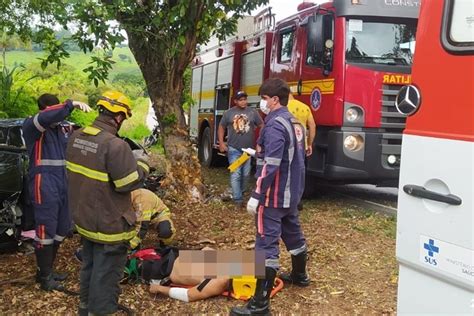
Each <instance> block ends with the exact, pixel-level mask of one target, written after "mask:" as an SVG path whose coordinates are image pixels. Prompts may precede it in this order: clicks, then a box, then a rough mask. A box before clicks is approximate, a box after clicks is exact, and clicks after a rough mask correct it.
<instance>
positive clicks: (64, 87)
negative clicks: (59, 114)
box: [0, 47, 150, 141]
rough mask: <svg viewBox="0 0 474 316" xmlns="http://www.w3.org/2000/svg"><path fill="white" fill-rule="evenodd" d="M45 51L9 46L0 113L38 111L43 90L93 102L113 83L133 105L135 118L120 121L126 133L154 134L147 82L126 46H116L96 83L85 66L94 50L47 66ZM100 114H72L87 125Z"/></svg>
mask: <svg viewBox="0 0 474 316" xmlns="http://www.w3.org/2000/svg"><path fill="white" fill-rule="evenodd" d="M114 56H117V57H114ZM119 56H120V57H119ZM42 57H44V53H43V52H41V51H22V50H15V51H7V52H6V54H5V65H1V64H0V65H1V68H2V69H3V71H2V72H0V117H12V118H13V117H26V116H28V115H33V114H34V113H36V112H37V111H38V107H37V105H36V98H37V97H38V96H39V95H41V94H43V93H52V94H55V95H57V96H58V98H59V100H61V101H64V100H66V99H74V100H79V101H84V102H87V103H88V104H90V105H92V106H94V105H95V104H96V103H97V100H98V99H99V97H100V95H101V94H102V93H103V92H104V91H106V90H109V89H113V90H118V91H121V92H123V93H125V94H126V95H127V96H128V97H129V98H130V99H131V100H132V102H133V103H134V105H135V107H134V110H133V116H132V118H131V119H130V120H127V122H126V123H125V124H124V126H123V127H122V133H123V136H126V137H129V138H132V139H134V140H137V141H141V140H142V139H143V138H144V137H145V136H147V135H149V134H150V130H149V129H148V127H147V126H146V125H145V122H146V116H147V114H148V104H149V99H148V98H147V97H146V87H145V82H144V80H143V77H142V75H141V72H140V69H139V68H138V66H137V64H136V62H135V59H134V58H133V55H132V54H131V52H130V50H129V49H128V47H127V48H117V49H116V50H115V51H114V52H113V55H112V58H113V60H115V61H116V62H115V63H114V64H113V68H112V69H111V71H110V73H109V77H110V79H109V80H107V81H106V83H105V84H102V83H101V84H99V85H98V86H97V87H96V86H95V85H94V84H92V83H91V82H90V80H89V79H88V76H87V74H85V73H84V72H83V71H82V70H81V69H83V68H86V67H87V66H88V63H89V62H90V54H89V55H85V54H84V53H82V52H76V51H73V52H71V53H70V58H68V59H67V60H66V62H65V63H63V64H61V66H60V67H59V68H57V67H56V66H55V65H50V66H48V67H46V68H45V69H44V70H43V69H42V68H41V64H40V60H39V59H40V58H42ZM96 116H97V111H94V112H91V113H83V112H81V111H74V112H73V113H72V114H71V116H70V118H69V119H70V120H71V121H73V122H74V123H76V124H78V125H80V126H86V125H90V124H91V123H92V122H93V121H94V119H95V118H96Z"/></svg>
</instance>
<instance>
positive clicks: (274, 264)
mask: <svg viewBox="0 0 474 316" xmlns="http://www.w3.org/2000/svg"><path fill="white" fill-rule="evenodd" d="M265 267H269V268H274V269H279V268H280V260H278V259H265Z"/></svg>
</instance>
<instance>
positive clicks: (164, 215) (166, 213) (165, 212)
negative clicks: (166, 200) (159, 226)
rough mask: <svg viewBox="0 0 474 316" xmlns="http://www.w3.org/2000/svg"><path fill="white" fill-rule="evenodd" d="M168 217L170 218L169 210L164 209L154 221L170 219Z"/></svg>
mask: <svg viewBox="0 0 474 316" xmlns="http://www.w3.org/2000/svg"><path fill="white" fill-rule="evenodd" d="M170 216H171V212H170V209H169V208H165V209H164V210H162V211H161V212H160V214H159V215H158V217H157V218H156V220H158V221H159V220H163V219H170Z"/></svg>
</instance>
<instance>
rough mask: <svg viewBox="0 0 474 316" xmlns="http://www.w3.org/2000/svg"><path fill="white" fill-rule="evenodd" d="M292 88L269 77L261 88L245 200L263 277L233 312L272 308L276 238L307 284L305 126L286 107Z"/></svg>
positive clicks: (294, 276)
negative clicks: (252, 171)
mask: <svg viewBox="0 0 474 316" xmlns="http://www.w3.org/2000/svg"><path fill="white" fill-rule="evenodd" d="M289 92H290V89H289V87H288V85H287V84H286V82H284V81H283V80H281V79H277V78H272V79H268V80H266V81H265V82H264V83H263V84H262V86H261V87H260V91H259V95H260V96H261V97H262V100H261V101H260V109H261V110H262V111H263V112H264V113H266V114H268V115H267V116H266V117H265V126H264V128H263V129H262V131H261V133H260V137H259V139H258V140H257V144H258V147H257V173H256V176H257V177H258V178H257V184H256V188H255V190H254V191H253V193H252V196H251V198H250V199H249V201H248V203H247V211H248V212H249V213H250V214H252V215H254V216H255V223H256V226H257V234H256V242H255V250H256V251H263V252H264V253H265V278H264V279H258V280H257V285H256V290H255V295H254V296H253V297H252V298H251V299H250V300H249V302H248V303H247V305H246V306H243V307H234V308H232V311H231V314H232V315H254V314H269V313H270V294H271V290H272V288H273V284H274V281H275V277H276V273H277V270H278V269H279V267H280V264H279V256H280V249H279V240H280V237H281V239H282V240H283V242H284V243H285V246H286V248H287V249H288V251H289V252H290V253H291V256H292V264H293V266H292V267H293V271H292V273H291V276H292V280H293V281H294V283H296V282H298V283H300V284H309V278H308V276H307V274H306V249H307V248H306V241H305V238H304V236H303V233H302V231H301V226H300V223H299V219H298V210H297V204H298V202H299V201H300V199H301V196H302V194H303V189H304V172H305V167H304V159H305V133H304V131H305V130H304V127H303V126H302V124H301V123H300V122H298V121H297V120H296V119H295V118H294V117H293V115H291V113H290V112H289V111H288V109H287V107H286V105H287V103H288V95H289Z"/></svg>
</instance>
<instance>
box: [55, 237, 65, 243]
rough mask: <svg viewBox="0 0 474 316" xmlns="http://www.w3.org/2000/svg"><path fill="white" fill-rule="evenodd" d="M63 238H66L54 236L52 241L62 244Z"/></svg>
mask: <svg viewBox="0 0 474 316" xmlns="http://www.w3.org/2000/svg"><path fill="white" fill-rule="evenodd" d="M64 238H66V236H59V235H55V236H54V240H56V241H59V242H62V241H63V240H64Z"/></svg>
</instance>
